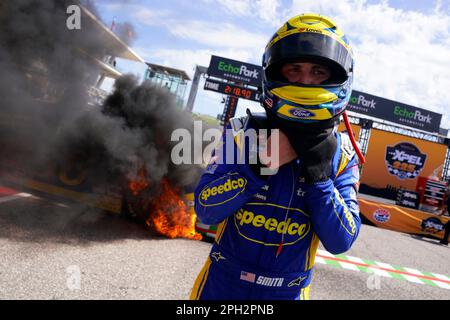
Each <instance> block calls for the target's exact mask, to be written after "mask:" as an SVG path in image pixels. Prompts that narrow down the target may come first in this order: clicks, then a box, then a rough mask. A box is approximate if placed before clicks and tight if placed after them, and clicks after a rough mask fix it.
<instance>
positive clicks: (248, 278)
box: [241, 271, 256, 282]
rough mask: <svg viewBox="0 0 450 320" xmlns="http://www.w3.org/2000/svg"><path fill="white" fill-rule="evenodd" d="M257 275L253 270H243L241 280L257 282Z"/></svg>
mask: <svg viewBox="0 0 450 320" xmlns="http://www.w3.org/2000/svg"><path fill="white" fill-rule="evenodd" d="M255 278H256V275H255V274H254V273H251V272H246V271H241V280H244V281H248V282H255Z"/></svg>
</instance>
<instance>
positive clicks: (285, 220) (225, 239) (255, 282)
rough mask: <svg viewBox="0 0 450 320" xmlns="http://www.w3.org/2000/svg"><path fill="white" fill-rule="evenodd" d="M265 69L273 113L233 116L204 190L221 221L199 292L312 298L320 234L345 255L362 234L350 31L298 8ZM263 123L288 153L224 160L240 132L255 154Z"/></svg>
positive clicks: (198, 202)
mask: <svg viewBox="0 0 450 320" xmlns="http://www.w3.org/2000/svg"><path fill="white" fill-rule="evenodd" d="M263 69H264V75H263V98H262V100H263V102H262V105H263V107H264V108H265V115H264V116H261V115H252V114H251V113H249V116H248V117H245V118H241V119H232V121H231V125H230V126H229V127H228V128H230V129H231V130H225V131H224V135H223V141H222V143H221V147H220V148H219V149H218V150H217V153H216V154H214V157H212V161H211V162H210V164H209V165H208V167H207V170H206V171H205V173H204V174H203V175H202V177H201V180H200V182H199V184H198V186H197V188H196V190H195V211H196V213H197V216H198V218H199V219H200V220H201V221H202V222H203V223H206V224H219V225H218V228H217V234H216V237H215V241H214V244H213V246H212V249H211V252H210V255H209V256H208V258H207V261H206V263H205V265H204V266H203V268H202V270H201V271H200V273H199V275H198V277H197V279H196V281H195V284H194V286H193V289H192V292H191V296H190V298H191V299H215V300H217V299H231V300H240V299H252V300H255V299H285V300H293V299H297V300H299V299H300V300H301V299H308V297H309V288H310V283H311V278H312V270H313V265H314V259H315V255H316V251H317V248H318V245H319V241H320V242H322V244H323V246H324V247H325V248H326V249H327V250H328V251H329V252H331V253H333V254H338V253H342V252H345V251H347V250H348V249H349V248H350V247H351V246H352V244H353V243H354V241H355V240H356V238H357V236H358V232H359V228H360V223H361V221H360V218H359V207H358V203H357V199H356V194H357V187H358V183H359V168H358V160H357V157H356V156H355V151H354V149H353V148H352V146H351V144H350V140H349V137H348V136H346V135H345V134H338V133H337V132H336V125H337V124H338V122H339V117H340V115H341V113H342V112H343V111H344V109H345V107H346V105H347V103H348V101H349V99H350V94H351V90H352V78H353V55H352V51H351V47H350V45H349V43H348V41H347V39H346V37H345V35H344V34H343V33H342V31H341V30H340V29H339V28H338V27H337V26H336V24H335V23H334V22H333V21H332V20H331V19H329V18H327V17H324V16H320V15H317V14H302V15H299V16H295V17H293V18H292V19H290V20H289V21H287V22H286V23H285V24H284V25H283V26H282V27H281V28H280V29H279V30H278V31H277V32H276V33H275V35H274V36H273V37H272V38H271V39H270V41H269V42H268V44H267V46H266V48H265V52H264V55H263ZM261 128H270V129H279V130H280V131H279V139H278V141H271V138H269V141H268V143H267V145H270V144H271V143H277V142H278V143H279V159H278V162H275V161H274V163H272V162H271V163H266V164H263V161H258V162H257V163H256V164H249V163H248V161H244V162H245V163H236V162H237V161H236V157H234V158H233V160H234V162H233V161H231V163H230V161H228V162H227V161H224V163H222V162H220V161H218V160H217V159H218V158H221V159H227V156H226V153H227V152H229V151H230V149H229V147H230V141H231V144H232V150H233V151H235V152H236V154H240V155H242V154H244V157H245V159H249V157H250V156H249V154H250V153H251V150H252V148H251V147H249V146H248V145H245V143H244V144H243V142H242V141H243V140H245V139H242V134H243V133H245V132H246V131H247V130H249V129H261ZM230 132H231V133H230ZM229 134H232V135H233V136H232V139H231V140H230V139H229V138H228V137H227V135H229ZM272 136H274V135H272ZM272 136H271V137H272ZM239 137H241V139H239ZM266 148H268V146H266ZM260 151H261V150H260ZM219 154H220V157H219ZM259 154H260V155H262V154H263V153H261V152H260V153H259ZM265 165H266V166H267V167H269V168H270V169H271V170H274V171H273V172H276V174H273V175H263V174H261V172H262V171H261V170H260V169H261V168H263V167H264V166H265Z"/></svg>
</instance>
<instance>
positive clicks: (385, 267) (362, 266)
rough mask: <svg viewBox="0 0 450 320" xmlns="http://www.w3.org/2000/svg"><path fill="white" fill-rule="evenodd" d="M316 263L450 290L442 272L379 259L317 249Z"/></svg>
mask: <svg viewBox="0 0 450 320" xmlns="http://www.w3.org/2000/svg"><path fill="white" fill-rule="evenodd" d="M315 262H316V263H320V264H326V265H331V266H333V267H337V268H342V269H347V270H353V271H358V272H359V271H362V272H366V273H371V274H376V275H380V276H383V277H387V278H395V279H399V280H404V281H409V282H413V283H419V284H427V285H430V286H433V287H439V288H442V289H448V290H450V277H448V276H446V275H442V274H437V273H431V272H422V271H419V270H417V269H413V268H407V267H398V266H393V265H390V264H388V263H384V262H379V261H370V260H366V259H361V258H358V257H352V256H346V255H342V254H340V255H333V254H331V253H329V252H328V251H324V250H320V249H319V250H317V255H316V258H315Z"/></svg>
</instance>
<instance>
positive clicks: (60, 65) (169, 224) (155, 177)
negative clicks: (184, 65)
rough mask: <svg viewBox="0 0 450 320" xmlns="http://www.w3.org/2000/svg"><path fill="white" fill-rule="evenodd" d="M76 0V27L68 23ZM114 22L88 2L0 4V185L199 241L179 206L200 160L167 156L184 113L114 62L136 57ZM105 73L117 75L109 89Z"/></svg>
mask: <svg viewBox="0 0 450 320" xmlns="http://www.w3.org/2000/svg"><path fill="white" fill-rule="evenodd" d="M74 3H75V7H76V8H79V10H80V11H79V13H80V14H81V16H82V20H81V22H82V25H81V28H79V29H72V28H68V27H67V21H68V18H69V15H68V13H67V8H69V7H70V6H72V8H73V6H74ZM74 12H75V13H76V12H77V11H76V10H75V11H74ZM119 27H120V26H118V27H117V28H116V31H115V32H113V31H112V30H110V29H109V28H107V27H106V26H105V24H104V23H103V22H102V21H101V18H100V15H99V13H98V11H97V9H96V8H95V7H94V6H93V5H92V3H91V2H90V1H72V0H71V1H67V0H46V1H40V0H17V1H2V2H1V3H0V68H1V70H2V73H1V74H0V96H1V97H2V101H1V108H0V145H1V148H2V155H1V157H0V183H1V184H3V185H9V186H13V187H14V186H16V187H19V188H26V189H30V190H33V192H38V193H41V194H43V195H45V196H50V195H51V196H57V197H64V198H69V199H72V200H75V201H77V202H82V203H86V204H88V205H91V206H95V207H98V208H101V209H104V210H106V211H110V212H116V213H121V214H122V215H124V216H126V217H129V218H132V219H134V220H137V221H139V222H142V223H145V224H146V225H147V226H148V227H149V228H151V229H152V230H154V231H156V232H158V233H160V234H163V235H166V236H168V237H171V238H174V237H185V238H191V239H200V238H201V235H200V234H198V233H197V232H196V231H195V219H196V217H195V213H194V211H193V207H192V206H188V205H187V204H189V203H191V204H192V200H193V197H192V193H190V191H191V190H192V186H193V185H195V183H196V181H197V180H198V178H199V173H200V171H201V168H199V167H197V166H194V165H174V164H173V162H172V161H171V158H170V155H171V149H172V147H173V144H174V143H173V142H171V139H170V137H171V133H172V132H173V130H175V129H179V128H184V129H186V130H188V131H189V132H192V128H193V121H192V116H191V114H189V113H186V112H184V111H182V110H180V109H179V108H177V107H176V103H175V97H174V96H173V95H172V94H171V93H170V92H168V91H167V90H165V89H164V88H161V87H157V86H155V85H153V84H150V83H146V82H144V83H139V82H138V80H137V79H136V78H135V77H133V76H130V75H122V74H121V73H120V72H119V71H118V70H117V69H115V62H114V61H115V58H116V57H118V58H122V59H128V60H134V61H136V62H141V63H142V62H144V61H143V60H142V58H140V57H139V56H138V55H137V54H136V53H134V52H133V51H132V50H131V49H130V48H129V46H128V45H129V44H130V42H131V41H132V40H133V39H132V37H131V36H130V35H132V34H133V32H130V30H132V26H131V25H130V24H127V23H125V24H123V25H122V27H123V28H126V31H127V32H120V30H121V28H119ZM123 28H122V30H123ZM105 78H113V79H115V80H116V81H115V84H114V88H113V92H112V93H111V94H110V95H107V94H106V92H104V91H102V89H100V87H101V84H102V82H103V81H104V79H105ZM189 201H190V202H189Z"/></svg>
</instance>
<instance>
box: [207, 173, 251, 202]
mask: <svg viewBox="0 0 450 320" xmlns="http://www.w3.org/2000/svg"><path fill="white" fill-rule="evenodd" d="M212 185H214V186H212ZM246 185H247V179H245V178H243V177H239V176H237V174H236V175H233V174H229V175H226V176H224V177H222V178H220V179H217V180H215V181H213V182H212V183H210V184H209V186H207V187H205V188H204V189H203V190H202V191H201V192H200V194H199V196H198V199H199V202H200V204H201V205H202V206H205V207H207V206H215V205H219V204H223V203H225V202H228V201H230V200H232V199H234V198H235V197H236V196H237V195H238V194H239V193H241V192H242V191H244V190H245V186H246Z"/></svg>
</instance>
